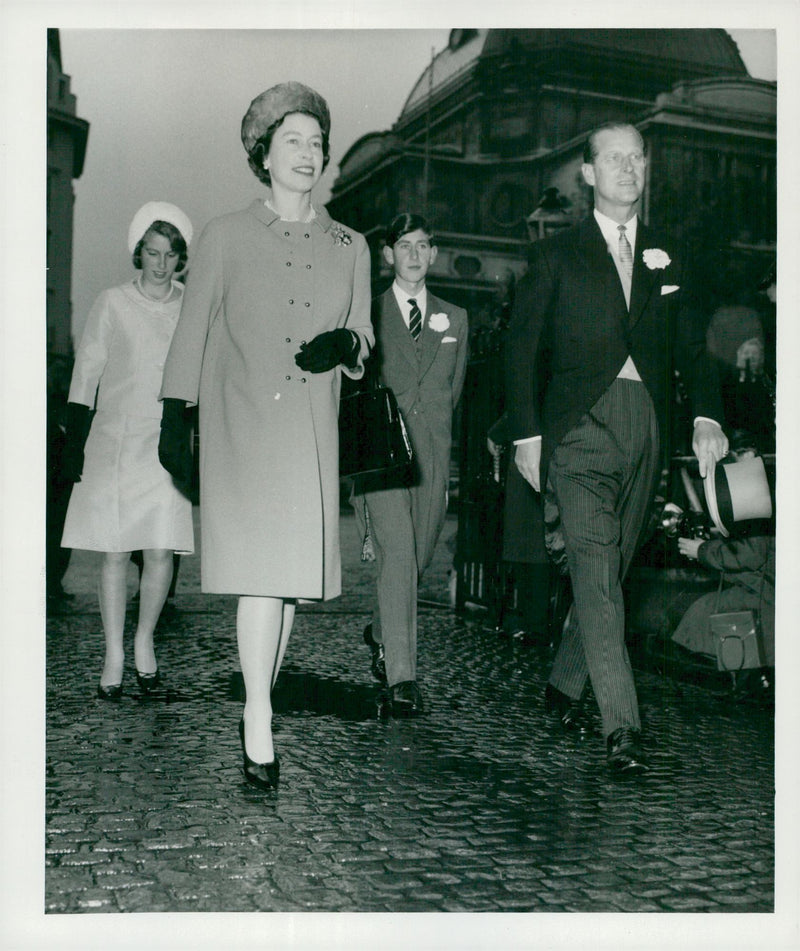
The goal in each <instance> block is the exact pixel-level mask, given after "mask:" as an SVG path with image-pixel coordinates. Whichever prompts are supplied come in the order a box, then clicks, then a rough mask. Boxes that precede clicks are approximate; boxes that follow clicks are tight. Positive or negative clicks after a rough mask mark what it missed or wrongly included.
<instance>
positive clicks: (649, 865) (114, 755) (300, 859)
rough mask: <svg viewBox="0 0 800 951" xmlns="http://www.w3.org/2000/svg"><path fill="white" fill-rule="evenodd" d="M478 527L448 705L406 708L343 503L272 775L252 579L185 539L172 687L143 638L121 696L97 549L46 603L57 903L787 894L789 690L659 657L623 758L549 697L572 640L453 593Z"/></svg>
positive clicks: (674, 902)
mask: <svg viewBox="0 0 800 951" xmlns="http://www.w3.org/2000/svg"><path fill="white" fill-rule="evenodd" d="M455 528H456V523H455V520H454V519H452V518H450V519H448V523H447V528H446V531H445V536H444V537H443V539H442V541H441V542H440V545H439V548H438V550H437V557H436V560H435V562H434V565H433V567H432V569H431V571H430V572H429V574H428V576H427V578H426V580H425V583H424V584H423V586H422V590H421V592H420V596H421V599H422V606H421V609H420V638H419V641H420V644H419V670H420V685H421V687H422V690H423V692H424V695H425V699H426V703H427V707H428V713H427V715H425V716H424V717H421V718H419V719H416V720H408V721H402V720H391V719H389V720H387V719H383V718H381V717H380V716H379V715H378V714H379V707H378V704H377V697H378V688H377V685H376V684H375V683H374V681H373V680H372V679H371V677H370V672H369V652H368V650H367V649H366V647H365V646H364V644H363V642H362V640H361V632H362V629H363V627H364V624H365V623H366V621H367V620H368V616H369V610H370V605H371V595H372V570H373V569H372V566H370V565H363V564H361V563H360V562H359V558H358V554H359V546H358V539H357V538H356V530H355V525H354V521H353V519H352V517H350V516H348V515H344V516H343V518H342V533H343V538H342V542H343V562H344V565H343V575H344V578H343V581H344V593H343V595H342V597H341V598H339V599H337V600H335V601H332V602H328V603H326V604H309V605H303V606H301V607H300V608H299V609H298V614H297V620H296V624H295V629H294V633H293V635H292V639H291V641H290V643H289V648H288V652H287V655H286V658H285V662H284V667H283V670H282V672H281V675H280V678H279V681H278V685H277V687H276V691H275V696H274V705H275V711H276V718H275V723H274V728H275V744H276V748H277V750H278V752H279V755H280V756H281V784H280V789H279V791H278V792H277V793H267V794H265V793H261V792H259V791H258V790H256V789H254V788H253V787H251V786H248V785H247V784H246V783H245V782H244V781H243V777H242V772H241V754H240V746H239V739H238V735H237V724H238V720H239V717H240V715H241V699H242V685H241V677H240V674H239V673H238V663H237V656H236V643H235V627H234V617H235V599H233V598H230V597H223V596H204V595H202V594H200V592H199V581H198V577H199V558H198V557H194V558H185V559H183V562H182V566H181V570H180V575H179V582H178V588H177V592H176V596H175V610H174V611H172V612H171V613H170V615H169V616H168V617H165V618H164V619H163V620H162V623H161V624H160V626H159V630H158V633H157V638H156V652H157V655H158V660H159V666H160V669H161V671H162V673H163V675H164V685H163V687H162V688H161V689H159V690H158V691H157V692H156V693H155V695H154V696H153V697H151V698H144V697H142V696H141V695H140V692H139V689H138V687H137V686H136V684H135V680H134V678H133V671H132V667H130V664H131V662H132V643H130V641H128V642H127V644H126V647H127V649H128V657H129V658H130V661H129V668H130V669H129V670H128V671H127V672H126V681H125V685H124V686H125V692H124V696H123V698H122V700H121V702H120V703H119V704H111V703H103V702H101V701H99V700H97V699H95V688H96V683H97V679H98V676H99V671H100V668H101V666H102V654H103V651H102V634H101V626H100V618H99V614H98V609H97V603H96V599H95V597H94V594H93V589H94V585H95V574H94V568H95V565H96V556H94V555H91V554H88V553H82V552H76V553H74V555H73V559H72V563H71V566H70V569H69V572H68V574H67V577H66V579H65V587H66V588H67V590H69V591H71V592H73V593H74V594H75V599H74V601H73V602H72V603H71V605H70V607H69V608H68V609H67V610H65V611H63V612H62V613H58V614H53V615H51V617H50V618H49V620H48V625H47V714H46V717H47V751H46V765H47V780H46V832H45V846H46V870H45V881H44V909H45V911H46V913H48V914H59V913H60V914H72V913H80V914H85V913H107V912H133V911H136V912H259V911H262V912H263V911H270V912H539V911H544V912H691V913H693V912H738V913H743V912H749V913H754V912H755V913H769V912H772V911H773V910H774V907H775V904H774V902H775V891H774V883H775V874H774V845H775V842H774V834H773V823H774V788H775V783H774V770H773V759H774V742H773V734H774V730H773V715H772V711H771V709H769V708H761V707H758V706H753V705H747V704H736V703H733V702H731V700H730V698H729V697H728V696H726V695H725V694H724V692H720V691H719V690H718V689H713V687H710V686H702V685H701V686H696V685H692V684H689V683H686V682H680V681H676V680H673V679H668V678H664V677H661V676H658V675H655V674H652V673H648V672H644V671H639V672H637V684H638V687H639V695H640V703H641V708H642V716H643V722H644V730H645V747H646V753H647V754H648V757H649V760H650V763H651V769H650V771H649V772H648V773H647V774H646V775H644V776H643V777H640V778H638V779H635V780H630V779H628V780H619V779H616V778H615V777H613V776H612V775H610V774H609V772H608V770H607V767H606V764H605V756H604V752H605V751H604V747H603V742H602V738H601V737H599V736H588V737H586V738H584V739H579V738H578V739H576V738H573V737H571V736H568V735H565V734H563V733H562V732H560V731H559V730H558V729H556V728H555V727H554V726H553V725H552V724H551V723H550V722H548V721H547V720H546V719H545V718H544V716H543V714H542V694H543V689H544V684H545V681H546V677H547V673H548V669H549V663H550V651H549V648H548V647H547V646H545V645H542V646H525V645H523V644H519V643H516V642H514V641H510V640H507V639H503V638H500V637H498V636H497V634H496V633H494V632H492V631H489V630H485V629H484V625H483V616H482V615H481V614H480V613H479V612H471V613H468V614H466V615H464V616H457V615H456V614H454V612H453V611H452V610H451V608H450V606H449V599H448V588H447V572H448V568H449V567H450V564H449V562H450V557H451V555H450V548H449V547H448V544H447V542H448V539H450V538H451V537H452V535H453V533H454V532H455ZM134 579H135V569H133V567H132V568H131V590H133V586H134ZM133 613H134V612H133V610H129V619H128V621H129V627H130V626H131V625H132V615H133ZM741 920H742V921H744V920H745V919H741ZM537 927H538V925H537ZM174 946H177V944H176V945H174ZM291 946H294V945H291ZM320 946H324V945H320ZM330 946H333V945H332V944H331V945H330ZM419 946H420V947H423V946H426V945H422V944H420V945H419ZM430 946H431V947H433V946H434V945H430ZM435 946H437V947H445V946H446V947H451V946H452V947H468V946H470V947H471V946H472V945H471V944H469V942H468V941H466V940H465V939H462V940H459V941H458V942H457V943H454V944H437V945H435ZM477 946H481V947H482V946H484V945H477ZM487 946H488V945H487ZM529 946H533V945H529ZM553 946H555V945H553ZM597 946H600V945H599V944H598V945H597ZM638 946H639V947H646V946H648V945H646V944H644V943H643V944H640V945H638ZM685 946H687V947H691V946H692V945H691V944H688V945H685ZM712 946H714V945H713V943H712V944H708V943H707V944H706V947H712ZM730 946H731V947H732V945H730ZM776 946H777V945H776Z"/></svg>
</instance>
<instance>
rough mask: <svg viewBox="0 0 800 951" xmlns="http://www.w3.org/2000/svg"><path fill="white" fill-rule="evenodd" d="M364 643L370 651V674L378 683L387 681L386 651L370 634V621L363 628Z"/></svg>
mask: <svg viewBox="0 0 800 951" xmlns="http://www.w3.org/2000/svg"><path fill="white" fill-rule="evenodd" d="M364 643H365V644H366V645H367V647H368V648H369V649H370V651H372V662H371V664H370V669H371V670H372V676H373V677H374V678H375V679H376V680H377V681H378V683H381V684H385V683H387V680H386V653H385V651H384V649H383V644H379V643H378V642H377V641H376V640H375V638H374V637H373V636H372V624H371V623H370V624H368V625H367V626H366V627H365V628H364Z"/></svg>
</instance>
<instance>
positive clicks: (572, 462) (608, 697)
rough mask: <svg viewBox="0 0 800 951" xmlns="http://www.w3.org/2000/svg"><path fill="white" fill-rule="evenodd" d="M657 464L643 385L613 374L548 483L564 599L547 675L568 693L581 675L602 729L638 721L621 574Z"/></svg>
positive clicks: (575, 694) (563, 448)
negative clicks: (560, 545)
mask: <svg viewBox="0 0 800 951" xmlns="http://www.w3.org/2000/svg"><path fill="white" fill-rule="evenodd" d="M657 472H658V423H657V421H656V416H655V411H654V409H653V403H652V400H651V399H650V396H649V394H648V392H647V389H646V388H645V386H644V384H642V383H640V382H638V381H636V380H627V379H616V380H614V382H613V383H612V384H611V386H610V387H609V388H608V390H606V392H605V393H604V394H603V395H602V396H601V397H600V399H599V400H598V401H597V402H596V403H595V405H594V406H593V407H592V408H591V410H590V411H589V412H588V413H587V414H586V415H585V416H584V417H583V418H582V419H581V420H580V422H579V423H578V424H577V425H576V426H575V427H574V428H573V429H572V430H570V432H568V433H567V435H566V436H565V437H564V439H563V440H562V441H561V443H559V445H558V447H557V448H556V450H555V452H554V453H553V456H552V459H551V461H550V468H549V475H548V485H549V486H550V488H551V489H552V491H553V493H554V495H555V499H556V502H557V504H558V509H559V514H560V517H561V526H562V531H563V534H564V547H565V550H566V555H567V563H568V565H569V574H570V579H571V582H572V591H573V595H574V599H575V600H574V606H573V610H572V612H571V617H570V621H569V623H568V625H567V628H566V630H565V631H564V634H563V636H562V639H561V644H560V646H559V649H558V653H557V654H556V658H555V661H554V663H553V669H552V671H551V673H550V683H551V684H552V685H553V686H554V687H556V688H557V689H558V690H560V691H561V692H562V693H564V694H566V695H567V696H568V697H572V698H573V699H576V700H577V699H578V698H579V697H580V696H581V694H582V693H583V690H584V688H585V686H586V680H587V677H588V678H589V679H590V680H591V684H592V690H593V691H594V695H595V698H596V700H597V705H598V707H599V708H600V715H601V717H602V720H603V732H604V734H605V735H606V736H608V735H609V734H610V733H613V731H614V730H616V729H618V728H619V727H621V726H629V727H633V728H634V729H637V730H638V729H640V728H641V722H640V719H639V705H638V702H637V699H636V686H635V684H634V680H633V671H632V670H631V663H630V659H629V657H628V651H627V648H626V646H625V608H624V604H623V599H622V581H623V580H624V578H625V574H626V572H627V570H628V568H629V566H630V563H631V559H632V558H633V555H634V553H635V551H636V547H637V544H638V542H639V538H640V535H641V532H642V529H643V527H644V525H645V522H646V520H647V515H648V512H649V506H650V503H651V500H652V494H653V491H654V489H655V479H656V475H657Z"/></svg>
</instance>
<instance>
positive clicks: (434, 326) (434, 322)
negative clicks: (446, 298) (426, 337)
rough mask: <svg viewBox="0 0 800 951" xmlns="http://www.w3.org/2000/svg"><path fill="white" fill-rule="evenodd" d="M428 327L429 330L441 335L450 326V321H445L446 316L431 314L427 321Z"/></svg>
mask: <svg viewBox="0 0 800 951" xmlns="http://www.w3.org/2000/svg"><path fill="white" fill-rule="evenodd" d="M428 326H429V327H430V328H431V330H435V331H436V332H437V333H440V334H443V333H444V332H445V330H447V328H448V327H449V326H450V321H449V320H448V319H447V314H431V316H430V319H429V320H428Z"/></svg>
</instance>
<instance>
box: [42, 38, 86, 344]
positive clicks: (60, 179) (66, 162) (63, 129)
mask: <svg viewBox="0 0 800 951" xmlns="http://www.w3.org/2000/svg"><path fill="white" fill-rule="evenodd" d="M88 136H89V123H88V122H87V121H86V120H85V119H81V118H79V117H78V115H77V101H76V99H75V96H74V95H73V94H72V92H71V91H70V78H69V76H67V75H66V74H65V73H64V71H63V69H62V66H61V44H60V41H59V35H58V30H48V31H47V355H48V361H50V359H52V358H53V357H58V358H63V359H66V360H68V361H71V359H72V333H71V323H72V300H71V295H72V224H73V206H74V202H75V193H74V190H73V186H72V183H73V181H74V179H76V178H80V176H81V173H82V172H83V162H84V158H85V156H86V143H87V139H88Z"/></svg>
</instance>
